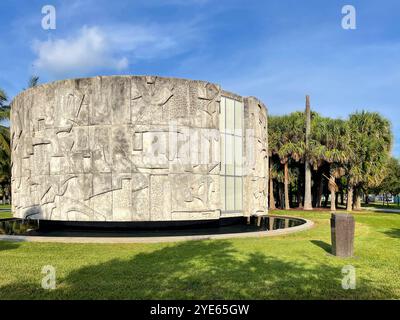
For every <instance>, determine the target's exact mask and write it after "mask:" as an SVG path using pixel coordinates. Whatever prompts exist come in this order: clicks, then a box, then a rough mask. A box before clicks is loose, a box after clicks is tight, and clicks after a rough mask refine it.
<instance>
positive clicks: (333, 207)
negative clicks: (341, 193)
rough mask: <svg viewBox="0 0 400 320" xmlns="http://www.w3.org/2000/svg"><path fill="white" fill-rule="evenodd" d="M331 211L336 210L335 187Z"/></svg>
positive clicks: (332, 190)
mask: <svg viewBox="0 0 400 320" xmlns="http://www.w3.org/2000/svg"><path fill="white" fill-rule="evenodd" d="M331 211H336V192H335V189H334V188H332V189H331Z"/></svg>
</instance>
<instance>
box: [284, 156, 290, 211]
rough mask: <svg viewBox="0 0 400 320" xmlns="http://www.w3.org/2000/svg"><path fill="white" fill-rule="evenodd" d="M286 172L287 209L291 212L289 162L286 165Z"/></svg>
mask: <svg viewBox="0 0 400 320" xmlns="http://www.w3.org/2000/svg"><path fill="white" fill-rule="evenodd" d="M284 170H285V209H286V210H289V209H290V205H289V161H286V162H285V165H284Z"/></svg>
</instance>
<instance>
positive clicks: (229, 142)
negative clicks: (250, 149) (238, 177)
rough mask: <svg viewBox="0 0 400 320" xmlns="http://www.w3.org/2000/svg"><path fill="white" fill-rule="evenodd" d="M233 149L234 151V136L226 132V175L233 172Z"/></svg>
mask: <svg viewBox="0 0 400 320" xmlns="http://www.w3.org/2000/svg"><path fill="white" fill-rule="evenodd" d="M234 151H235V146H234V136H231V135H229V134H227V135H225V163H226V174H228V175H234V174H235V171H234V164H235V161H234V160H235V159H234V156H235V154H234Z"/></svg>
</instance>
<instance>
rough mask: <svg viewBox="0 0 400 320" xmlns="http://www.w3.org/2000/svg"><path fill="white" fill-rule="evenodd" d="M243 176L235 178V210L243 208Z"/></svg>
mask: <svg viewBox="0 0 400 320" xmlns="http://www.w3.org/2000/svg"><path fill="white" fill-rule="evenodd" d="M242 195H243V189H242V178H235V210H242V202H243V200H242Z"/></svg>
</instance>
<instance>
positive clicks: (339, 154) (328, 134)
mask: <svg viewBox="0 0 400 320" xmlns="http://www.w3.org/2000/svg"><path fill="white" fill-rule="evenodd" d="M349 140H350V136H349V130H348V124H347V122H346V121H344V120H341V119H330V118H325V117H321V116H319V115H318V114H316V113H315V114H313V121H312V139H311V141H310V152H309V155H310V156H309V157H310V163H311V164H312V166H313V168H314V170H316V171H317V172H319V174H317V175H316V178H318V179H319V181H315V182H316V183H317V186H318V188H317V194H316V206H317V207H319V206H320V203H321V195H322V189H323V185H324V183H323V182H324V180H325V179H326V180H327V190H328V191H329V192H330V194H331V209H332V210H336V207H335V202H336V192H337V191H339V190H338V186H337V184H336V179H339V178H340V177H342V176H343V175H344V174H345V170H344V166H345V164H346V163H347V162H348V159H349V156H350V154H351V149H350V148H349ZM328 176H329V177H328ZM327 200H328V194H327V195H326V201H325V202H327Z"/></svg>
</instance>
